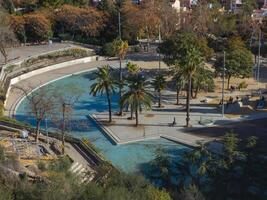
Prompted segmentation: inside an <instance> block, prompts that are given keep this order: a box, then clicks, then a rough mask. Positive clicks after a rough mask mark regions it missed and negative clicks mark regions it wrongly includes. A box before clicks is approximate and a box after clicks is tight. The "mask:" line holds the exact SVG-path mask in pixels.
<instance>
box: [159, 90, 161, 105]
mask: <svg viewBox="0 0 267 200" xmlns="http://www.w3.org/2000/svg"><path fill="white" fill-rule="evenodd" d="M158 93H159V100H158V101H159V102H158V106H159V108H160V107H161V91H160V90H159V91H158Z"/></svg>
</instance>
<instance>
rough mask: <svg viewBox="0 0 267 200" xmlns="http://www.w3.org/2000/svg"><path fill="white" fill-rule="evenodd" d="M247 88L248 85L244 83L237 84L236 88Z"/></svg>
mask: <svg viewBox="0 0 267 200" xmlns="http://www.w3.org/2000/svg"><path fill="white" fill-rule="evenodd" d="M247 87H248V84H247V83H246V81H242V82H241V83H239V85H238V87H237V88H238V89H239V90H241V89H246V88H247Z"/></svg>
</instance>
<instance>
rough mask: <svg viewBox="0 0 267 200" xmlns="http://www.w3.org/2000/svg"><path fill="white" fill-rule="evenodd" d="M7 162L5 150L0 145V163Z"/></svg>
mask: <svg viewBox="0 0 267 200" xmlns="http://www.w3.org/2000/svg"><path fill="white" fill-rule="evenodd" d="M4 160H5V149H4V147H3V146H2V145H0V162H2V161H4Z"/></svg>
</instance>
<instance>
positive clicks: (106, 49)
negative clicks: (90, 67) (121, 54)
mask: <svg viewBox="0 0 267 200" xmlns="http://www.w3.org/2000/svg"><path fill="white" fill-rule="evenodd" d="M102 53H103V55H104V56H109V57H114V56H115V55H116V52H115V49H114V47H113V43H112V42H108V43H106V44H104V46H103V48H102Z"/></svg>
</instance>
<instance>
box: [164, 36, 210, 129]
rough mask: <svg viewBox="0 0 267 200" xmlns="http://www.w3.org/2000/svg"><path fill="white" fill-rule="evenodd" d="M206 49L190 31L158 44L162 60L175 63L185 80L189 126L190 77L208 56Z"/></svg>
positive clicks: (169, 63)
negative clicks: (162, 56)
mask: <svg viewBox="0 0 267 200" xmlns="http://www.w3.org/2000/svg"><path fill="white" fill-rule="evenodd" d="M204 47H205V48H204ZM207 49H208V47H207V43H203V42H202V43H201V45H200V43H199V41H198V39H197V36H196V35H195V34H194V33H191V32H182V33H177V34H176V35H174V36H173V37H171V38H170V39H168V40H166V41H164V42H163V43H162V45H161V46H160V52H161V53H162V54H163V55H164V59H163V60H164V62H166V63H167V64H168V65H169V66H173V65H177V66H178V67H179V68H180V69H179V71H180V73H181V74H182V75H183V76H184V77H185V78H186V80H187V100H186V113H187V114H186V127H189V126H190V124H189V121H190V116H189V115H190V114H189V112H190V98H191V89H192V87H191V85H192V77H193V75H194V73H195V72H196V70H197V69H198V68H199V67H202V66H203V64H204V63H203V62H204V60H205V58H206V59H208V58H209V57H210V53H207Z"/></svg>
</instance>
